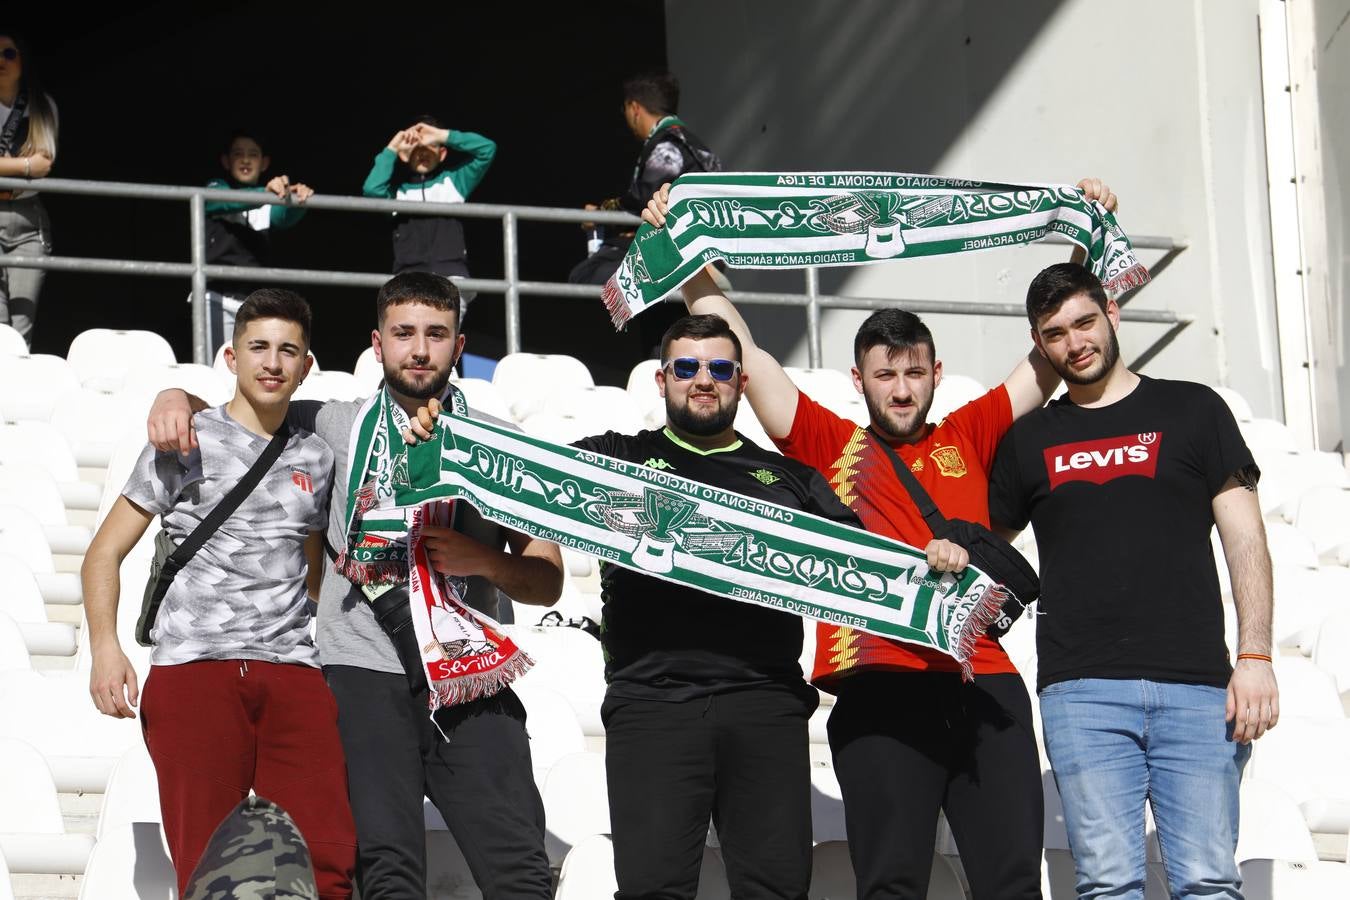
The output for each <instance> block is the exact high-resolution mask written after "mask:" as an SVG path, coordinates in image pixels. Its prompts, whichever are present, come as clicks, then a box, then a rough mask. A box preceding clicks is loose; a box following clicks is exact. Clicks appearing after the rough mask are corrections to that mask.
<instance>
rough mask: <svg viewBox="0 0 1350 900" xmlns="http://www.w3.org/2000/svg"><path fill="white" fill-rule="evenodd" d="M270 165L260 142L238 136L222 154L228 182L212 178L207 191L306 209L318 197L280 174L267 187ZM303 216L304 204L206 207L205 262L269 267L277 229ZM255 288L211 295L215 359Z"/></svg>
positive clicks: (236, 286)
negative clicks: (262, 197)
mask: <svg viewBox="0 0 1350 900" xmlns="http://www.w3.org/2000/svg"><path fill="white" fill-rule="evenodd" d="M271 165H272V159H271V157H269V156H268V155H267V154H266V153H264V151H263V148H262V142H261V141H260V140H259V139H258V137H257V136H256V135H255V134H253V133H252V132H248V131H235V132H234V133H233V134H231V135H230V139H229V142H228V143H227V144H226V145H225V152H224V153H222V154H221V155H220V166H221V168H222V169H224V170H225V177H224V178H212V179H211V180H210V181H208V182H207V183H206V186H207V187H209V188H219V189H221V190H237V191H270V192H271V193H273V194H276V195H277V196H278V197H286V196H288V195H289V196H290V197H291V198H292V200H293V201H294V202H295V203H296V204H303V203H304V202H305V201H306V200H308V199H309V198H310V197H312V196H314V190H313V189H312V188H310V187H309V186H308V185H305V184H300V183H299V182H296V183H292V182H291V180H290V178H288V177H287V176H285V175H277V176H275V177H273V178H271V179H269V180H268V181H267V182H265V183H264V182H263V181H262V179H263V176H264V175H265V174H266V173H267V170H268V168H270V167H271ZM304 216H305V209H304V207H303V206H300V205H294V206H292V205H287V206H267V205H257V204H250V203H246V202H245V203H223V202H220V201H212V200H208V201H207V202H206V262H207V263H208V264H212V265H221V266H270V265H271V253H270V250H271V238H270V234H271V232H272V230H273V229H283V228H290V227H292V226H294V225H295V224H296V223H297V222H299V221H300V220H301V219H302V218H304ZM251 289H252V288H251V287H250V286H248V285H246V284H244V283H243V282H237V281H232V282H230V283H229V287H228V288H226V289H225V290H222V291H216V290H208V291H207V293H206V301H207V341H208V343H209V345H210V352H211V353H212V354H214V353H215V352H216V351H217V350H218V349H219V348H220V346H221V345H222V344H223V343H225V341H226V340H227V339H228V337H229V336H230V335H232V334H233V333H234V315H235V313H236V312H238V310H239V307H240V305H241V304H242V303H243V298H244V297H246V296H247V295H248V293H249V291H250V290H251Z"/></svg>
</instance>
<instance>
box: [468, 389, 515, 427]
mask: <svg viewBox="0 0 1350 900" xmlns="http://www.w3.org/2000/svg"><path fill="white" fill-rule="evenodd" d="M454 384H455V387H457V388H459V389H460V390H461V391H463V392H464V399H465V401H466V402H468V404H469V408H470V409H472V410H473V411H474V412H480V413H486V414H487V415H489V416H494V417H496V418H498V419H501V420H502V421H504V422H512V421H515V420H514V419H513V418H512V417H511V404H509V403H507V402H506V398H505V397H503V396H502V394H501V392H500V391H498V390H497V388H496V386H495V385H493V383H492V382H490V381H484V380H483V379H482V378H460V379H456V380H455V382H454Z"/></svg>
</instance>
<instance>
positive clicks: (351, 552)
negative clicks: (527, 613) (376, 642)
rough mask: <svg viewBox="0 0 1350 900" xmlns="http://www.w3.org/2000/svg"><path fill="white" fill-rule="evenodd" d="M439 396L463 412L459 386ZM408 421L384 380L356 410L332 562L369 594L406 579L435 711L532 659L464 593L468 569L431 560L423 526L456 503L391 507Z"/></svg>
mask: <svg viewBox="0 0 1350 900" xmlns="http://www.w3.org/2000/svg"><path fill="white" fill-rule="evenodd" d="M441 402H442V404H443V405H447V406H448V407H449V408H451V409H453V410H454V411H455V413H456V414H457V415H458V416H467V415H468V405H467V404H466V403H465V400H464V394H463V393H462V392H461V391H460V390H459V389H458V388H455V387H454V386H453V385H451V386H449V387H448V388H447V389H446V394H445V395H443V397H442V400H441ZM410 423H411V420H410V419H409V417H408V414H407V413H406V412H404V410H403V408H402V407H400V406H399V405H398V404H397V403H396V402H394V401H393V400H392V399H391V398H390V396H389V392H388V391H387V390H385V389H383V388H381V389H380V390H379V391H378V392H377V393H376V394H375V395H374V396H373V397H371V398H370V399H369V400H367V401H366V402H365V404H364V405H363V406H362V407H361V409H360V411H359V412H358V413H357V416H356V421H355V422H354V423H353V424H352V432H351V442H350V444H349V449H348V457H347V466H348V470H347V471H348V475H347V497H346V500H347V540H346V542H345V546H344V548H343V551H342V553H341V554H340V555H339V556H338V558H337V560H336V561H335V562H334V567H335V568H336V569H337V571H338V572H340V573H341V574H342V575H344V576H346V578H347V579H348V580H350V581H352V582H353V583H355V584H357V585H359V586H360V587H361V590H362V591H363V592H364V593H365V595H366V597H367V598H368V599H371V600H374V599H375V598H376V597H378V596H379V595H380V594H381V593H382V592H383V591H386V590H388V589H389V588H391V587H392V586H394V585H400V584H404V583H405V582H406V583H407V585H408V607H409V610H410V613H411V616H412V624H413V633H414V634H415V635H416V638H417V647H418V652H419V654H420V656H421V665H422V670H423V672H424V673H425V674H426V677H427V685H428V687H429V691H428V697H427V704H428V706H429V707H430V709H431V712H432V713H433V714H434V713H435V712H436V710H438V709H440V708H441V707H443V706H450V705H453V704H456V703H464V702H468V701H471V700H477V699H479V698H480V697H488V696H491V695H493V694H495V693H497V692H498V691H500V690H501V689H502V688H504V687H506V686H507V685H508V684H510V683H511V682H512V681H513V680H514V679H516V678H518V677H519V676H520V675H522V674H524V673H525V672H526V671H528V670H529V668H530V666H532V665H533V662H532V661H531V660H530V658H529V657H528V656H527V655H525V653H524V652H522V651H521V650H520V648H519V647H517V646H516V645H515V644H514V643H513V642H512V641H511V639H510V638H509V637H507V636H506V635H505V634H504V633H503V632H502V631H501V626H500V625H498V624H497V622H496V621H494V620H493V619H492V618H491V617H489V616H485V615H483V614H482V613H480V612H478V611H477V610H475V609H473V608H471V607H470V606H469V605H468V604H467V603H466V602H465V601H464V598H465V596H466V594H467V592H468V583H467V579H464V578H453V577H450V576H447V575H444V574H442V573H440V572H438V571H436V569H435V568H434V567H433V566H432V565H431V560H430V558H429V556H428V554H427V551H426V547H425V545H424V544H423V541H422V529H423V528H424V527H425V526H426V525H439V526H446V527H449V526H452V525H453V523H454V509H453V507H454V503H453V502H439V503H427V504H424V505H422V506H420V507H419V508H416V509H396V508H393V504H394V501H395V498H396V497H397V493H398V486H399V484H400V483H402V484H405V485H406V483H407V481H408V474H407V467H408V455H407V450H406V445H405V444H404V442H403V439H402V434H403V432H404V431H406V430H407V429H408V426H409V425H410ZM433 721H435V719H434V716H433ZM437 727H438V728H439V727H440V726H439V725H437ZM442 734H444V732H442Z"/></svg>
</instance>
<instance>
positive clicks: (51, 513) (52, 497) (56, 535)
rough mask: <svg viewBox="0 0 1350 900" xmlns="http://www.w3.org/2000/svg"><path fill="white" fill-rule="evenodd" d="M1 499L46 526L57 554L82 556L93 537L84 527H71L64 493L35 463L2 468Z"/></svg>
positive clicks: (44, 528)
mask: <svg viewBox="0 0 1350 900" xmlns="http://www.w3.org/2000/svg"><path fill="white" fill-rule="evenodd" d="M0 497H4V498H5V502H6V503H11V504H13V505H15V506H18V507H20V508H22V509H26V510H27V511H28V512H30V513H32V514H33V516H34V517H35V518H36V519H37V520H38V521H39V522H41V523H42V531H43V534H44V535H45V536H46V538H47V545H48V546H49V547H50V548H51V551H52V552H53V553H67V554H73V555H76V556H81V555H83V554H84V551H85V550H87V549H89V540H90V538H92V537H93V535H92V534H91V533H90V532H89V529H88V528H87V527H85V526H83V525H71V524H70V522H69V520H68V519H67V518H66V505H65V503H64V502H63V501H62V499H61V489H60V488H58V487H57V486H56V482H55V481H54V480H53V479H52V477H51V475H49V474H48V473H47V470H46V469H44V468H42V467H41V466H38V465H35V464H33V463H17V464H13V465H4V464H0Z"/></svg>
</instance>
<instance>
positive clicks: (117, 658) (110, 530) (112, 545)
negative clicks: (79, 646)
mask: <svg viewBox="0 0 1350 900" xmlns="http://www.w3.org/2000/svg"><path fill="white" fill-rule="evenodd" d="M153 519H154V516H153V515H152V514H151V513H149V512H147V511H146V510H144V509H141V508H140V507H139V506H137V505H136V504H134V503H132V502H131V501H130V500H128V499H127V498H126V497H118V498H117V501H116V502H115V503H113V505H112V509H110V510H109V511H108V515H107V517H106V518H105V519H104V520H103V524H102V525H100V526H99V529H98V533H97V534H95V535H94V540H93V541H92V542H91V543H90V544H89V549H88V550H86V551H85V554H84V562H83V563H82V564H81V566H80V582H81V584H82V585H83V587H84V615H85V619H86V620H87V621H88V623H89V624H88V628H89V650H90V654H91V656H92V663H93V664H92V667H91V669H90V672H89V695H90V696H91V697H92V698H93V700H94V705H95V706H97V707H98V711H99V712H101V713H103V714H104V715H105V716H112V717H113V718H115V719H134V718H136V713H135V712H133V711H132V707H133V706H135V705H136V702H137V697H138V694H139V690H138V688H137V684H136V670H135V668H133V667H132V665H131V660H129V659H127V656H126V654H125V653H123V652H122V644H121V642H120V641H119V640H118V639H117V601H118V597H119V595H120V593H121V590H122V583H121V576H120V574H119V571H118V570H119V567H120V566H121V565H122V560H124V559H126V557H127V554H128V553H130V552H131V548H132V547H134V546H136V542H137V541H138V540H140V539H141V535H143V534H145V529H146V527H147V526H148V525H149V524H150V522H151V521H152V520H153Z"/></svg>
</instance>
